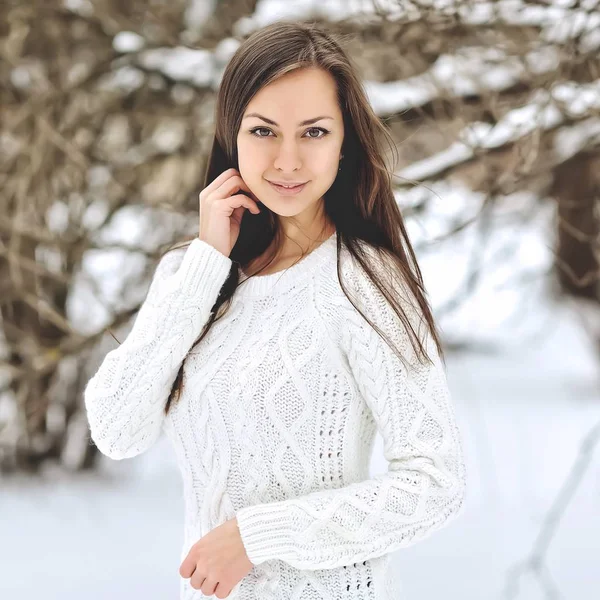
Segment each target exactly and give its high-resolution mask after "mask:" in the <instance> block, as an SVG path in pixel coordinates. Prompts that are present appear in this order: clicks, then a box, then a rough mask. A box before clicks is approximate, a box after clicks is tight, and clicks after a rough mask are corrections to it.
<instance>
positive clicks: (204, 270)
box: [85, 233, 466, 600]
mask: <svg viewBox="0 0 600 600" xmlns="http://www.w3.org/2000/svg"><path fill="white" fill-rule="evenodd" d="M364 247H365V249H366V250H367V252H368V256H369V257H373V256H374V254H373V253H372V252H371V251H370V248H369V247H367V246H366V245H365V246H364ZM336 257H337V234H336V233H334V234H333V235H332V236H331V237H330V238H329V239H328V240H327V241H326V242H324V243H323V244H321V245H320V246H318V247H317V248H316V249H315V250H313V251H312V252H311V253H310V254H308V255H307V256H306V257H304V258H303V259H302V260H301V261H300V262H298V263H296V264H295V265H293V266H292V267H290V268H288V269H287V270H285V271H282V272H278V273H273V274H268V275H263V276H260V275H259V276H256V277H253V278H250V279H248V280H247V281H244V282H243V283H242V284H241V285H240V287H239V288H238V289H237V290H236V292H235V294H234V297H233V301H232V305H231V306H230V308H229V310H228V312H227V313H226V316H224V317H222V318H221V319H220V320H218V321H217V322H216V323H214V324H213V326H212V328H211V330H210V332H209V333H208V335H207V336H206V337H205V338H204V340H202V342H200V343H199V344H197V345H196V346H194V347H192V344H193V343H194V341H195V340H196V339H197V338H198V337H199V335H200V333H201V331H202V328H203V325H204V324H205V323H206V322H207V321H208V318H209V315H210V311H211V309H212V307H213V305H214V302H215V300H216V298H217V295H218V293H219V290H220V288H221V286H222V285H223V283H224V281H225V279H226V278H227V275H228V273H229V269H230V267H231V265H232V261H231V260H230V259H229V257H227V256H225V255H223V254H222V253H220V252H219V251H217V250H216V249H214V248H213V247H212V246H210V245H209V244H207V243H205V242H204V241H202V240H200V239H195V240H194V241H193V242H192V243H191V245H189V246H188V247H186V248H182V249H177V250H174V251H171V252H169V253H167V254H166V255H165V257H164V258H163V259H162V260H161V262H160V263H159V265H158V267H157V269H156V272H155V274H154V277H153V279H152V283H151V285H150V288H149V291H148V295H147V297H146V299H145V301H144V303H143V304H142V306H141V308H140V311H139V313H138V315H137V318H136V320H135V322H134V325H133V328H132V329H131V331H130V333H129V334H128V336H127V338H126V339H125V340H124V341H123V343H122V344H121V345H120V346H118V347H117V348H115V349H114V350H112V351H111V352H109V353H108V354H107V355H106V357H105V359H104V361H103V362H102V364H101V366H100V368H99V369H98V371H97V372H96V374H95V375H94V376H93V377H92V378H91V379H90V381H89V382H88V384H87V386H86V389H85V406H86V410H87V415H88V420H89V424H90V428H91V437H92V439H93V441H94V442H95V444H96V445H97V446H98V448H99V449H100V451H101V452H102V453H104V454H105V455H107V456H109V457H111V458H113V459H123V458H128V457H132V456H136V455H138V454H140V453H141V452H144V451H145V450H147V449H148V448H149V447H150V446H151V445H152V444H153V443H154V442H155V441H156V440H157V439H158V437H159V435H160V434H161V431H164V432H165V433H166V435H167V436H168V438H169V440H170V442H171V443H172V446H173V448H174V452H175V453H176V457H177V461H178V464H179V467H180V469H181V474H182V477H183V488H184V495H185V507H186V514H185V529H184V544H183V548H182V552H181V559H182V560H183V558H184V557H185V556H186V555H187V553H188V551H189V549H190V548H191V546H192V545H193V544H194V543H195V542H197V541H198V540H199V539H200V538H201V537H202V536H204V535H206V534H207V533H208V532H209V531H210V530H211V529H213V528H215V527H217V526H218V525H220V524H222V523H223V522H225V521H226V520H227V519H231V518H233V517H234V516H237V519H238V525H239V529H240V535H241V538H242V541H243V543H244V546H245V548H246V551H247V554H248V557H249V559H250V561H251V562H252V563H253V565H254V567H253V568H252V570H251V571H250V573H249V574H248V575H247V576H246V577H244V578H243V579H242V581H241V582H239V583H238V585H236V587H235V588H234V589H233V591H232V592H231V594H230V595H229V596H228V598H229V599H230V600H251V599H252V600H288V599H290V600H291V599H292V598H293V599H296V600H309V599H310V600H321V599H322V600H341V599H344V598H360V599H365V600H366V599H370V600H375V599H376V600H384V599H385V600H392V599H393V600H398V598H399V593H398V592H399V588H398V587H397V584H398V581H397V580H396V581H395V580H394V574H393V573H392V569H391V568H390V567H389V562H388V561H389V557H390V553H391V552H393V551H395V550H398V549H399V548H403V547H406V546H408V545H411V544H414V543H416V542H418V541H419V540H421V539H423V538H424V537H426V536H428V535H430V534H431V533H432V532H434V531H436V530H438V529H440V528H441V527H442V526H443V525H444V524H446V523H448V522H449V521H450V520H451V519H453V518H454V517H456V516H457V514H458V513H459V510H460V508H461V506H462V504H463V498H464V494H465V487H466V469H465V464H464V461H463V454H462V442H461V438H460V433H459V429H458V427H457V424H456V421H455V416H454V415H455V413H454V407H453V405H452V401H451V397H450V394H449V390H448V387H447V381H446V375H445V371H444V368H443V364H442V363H441V362H440V359H439V356H438V354H437V352H436V348H435V345H434V343H433V339H432V338H431V336H430V334H429V332H428V333H427V335H426V336H424V335H423V331H424V330H426V323H425V321H423V322H422V325H421V327H420V328H419V319H418V316H417V315H418V313H417V311H415V310H414V309H412V308H411V305H410V304H409V303H408V296H407V294H406V293H405V291H404V292H401V288H399V287H398V286H397V285H396V289H395V293H398V294H399V297H400V298H402V299H404V300H405V302H404V304H403V306H405V307H406V309H407V310H409V315H410V318H411V323H413V327H415V330H416V331H419V334H420V336H421V339H425V341H426V343H427V349H428V352H429V353H430V356H432V358H433V359H434V365H433V366H431V365H429V364H427V365H422V364H420V363H419V362H418V360H417V359H416V355H415V353H414V352H413V350H412V346H411V343H410V340H409V337H408V334H407V333H406V331H405V329H404V328H403V326H402V324H401V321H400V320H399V319H398V318H397V317H396V315H395V313H394V312H393V311H392V309H391V308H390V307H389V305H388V304H387V303H386V301H385V299H384V297H383V296H382V295H381V294H380V293H379V291H378V290H377V288H376V287H375V286H374V285H372V284H371V282H370V280H369V279H368V277H367V275H366V273H365V272H364V271H363V270H362V268H360V265H359V263H358V262H356V261H355V260H354V259H353V258H352V257H351V255H350V254H349V252H348V250H347V248H346V247H345V246H344V245H342V246H341V251H340V259H341V272H342V281H343V282H344V283H345V287H346V288H347V289H348V291H349V292H350V293H351V295H352V297H353V298H354V299H355V300H356V301H357V303H358V306H359V307H360V308H361V309H362V310H363V312H365V314H366V315H367V316H368V317H369V318H370V319H371V320H372V321H373V322H375V323H376V324H377V325H378V326H379V327H380V328H381V329H382V331H384V332H385V333H386V334H387V335H389V336H391V339H392V341H393V342H394V343H395V344H396V345H397V347H398V348H399V349H400V350H401V352H402V354H403V356H406V357H407V359H408V361H409V362H410V364H411V365H412V368H411V369H410V370H407V369H406V368H405V366H404V365H403V363H402V362H401V361H400V359H399V358H398V357H397V356H396V355H395V354H394V352H393V351H392V350H391V349H390V347H389V346H388V345H387V343H386V342H385V340H383V339H382V338H381V337H380V336H379V335H378V334H377V332H376V331H375V330H374V329H373V328H372V327H371V326H370V325H369V324H368V323H367V322H366V321H365V320H364V319H363V317H362V316H361V315H360V313H359V312H358V311H357V310H356V309H355V308H354V306H353V305H352V303H351V302H350V301H349V300H348V299H347V297H346V296H345V294H344V292H343V291H342V289H341V287H340V283H339V281H338V275H337V264H336ZM373 266H374V267H375V268H379V266H381V263H378V264H376V261H373ZM240 274H241V276H242V279H244V278H245V277H244V274H243V272H242V271H241V270H240ZM388 281H390V284H393V282H392V281H391V280H390V279H388ZM403 289H404V290H406V289H407V288H403ZM182 361H184V362H183V364H184V379H183V393H182V395H181V397H180V398H179V399H178V400H177V401H174V402H173V403H172V404H171V409H170V411H169V414H168V416H167V417H164V413H163V409H164V405H165V402H166V399H167V395H168V393H169V391H170V389H171V386H172V384H173V382H174V380H175V377H176V375H177V372H178V370H179V367H180V365H181V363H182ZM377 430H378V431H379V432H380V433H381V435H382V437H383V441H384V450H385V452H384V453H385V458H386V459H387V461H388V462H389V465H388V469H387V472H386V473H385V474H379V475H377V476H375V477H369V464H370V458H371V453H372V447H373V442H374V437H375V434H376V431H377ZM180 589H181V595H180V598H181V600H192V599H193V600H197V599H199V598H205V597H206V596H205V595H204V594H202V593H201V592H200V591H198V590H195V589H194V588H192V587H191V585H190V580H189V579H184V578H182V579H181V588H180ZM210 597H211V598H215V596H214V595H213V596H210Z"/></svg>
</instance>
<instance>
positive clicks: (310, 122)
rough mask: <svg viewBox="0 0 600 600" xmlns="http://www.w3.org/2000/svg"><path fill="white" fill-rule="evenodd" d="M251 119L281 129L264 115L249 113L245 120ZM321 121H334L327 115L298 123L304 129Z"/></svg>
mask: <svg viewBox="0 0 600 600" xmlns="http://www.w3.org/2000/svg"><path fill="white" fill-rule="evenodd" d="M250 117H258V118H259V119H262V120H263V121H264V122H265V123H269V125H275V127H279V124H278V123H275V121H273V120H272V119H267V117H263V116H262V115H259V114H258V113H248V114H247V115H246V116H245V117H244V119H248V118H250ZM321 119H332V120H333V117H328V116H327V115H322V116H320V117H314V118H313V119H306V121H302V122H301V123H298V127H302V126H303V125H312V123H316V122H317V121H320V120H321ZM242 120H243V119H242Z"/></svg>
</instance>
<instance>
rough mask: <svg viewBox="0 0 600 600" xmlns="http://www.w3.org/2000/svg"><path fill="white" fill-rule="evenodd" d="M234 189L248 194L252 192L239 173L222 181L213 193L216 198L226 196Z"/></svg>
mask: <svg viewBox="0 0 600 600" xmlns="http://www.w3.org/2000/svg"><path fill="white" fill-rule="evenodd" d="M236 190H244V191H246V192H248V193H249V194H252V192H251V191H250V188H249V187H248V185H247V184H246V182H245V181H244V180H243V179H242V178H241V177H240V176H239V175H236V176H234V177H231V178H229V179H227V181H224V182H223V183H222V184H221V185H220V186H219V187H218V188H217V189H216V190H215V191H214V192H213V193H214V194H215V197H216V198H225V197H226V196H230V195H231V194H232V192H235V191H236ZM252 195H253V194H252Z"/></svg>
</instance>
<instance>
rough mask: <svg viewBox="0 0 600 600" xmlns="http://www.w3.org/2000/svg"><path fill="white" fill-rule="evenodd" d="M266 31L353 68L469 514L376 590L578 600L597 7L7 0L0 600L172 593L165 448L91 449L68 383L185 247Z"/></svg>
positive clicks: (597, 143)
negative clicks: (243, 78)
mask: <svg viewBox="0 0 600 600" xmlns="http://www.w3.org/2000/svg"><path fill="white" fill-rule="evenodd" d="M278 20H297V21H307V22H313V23H319V24H323V25H326V26H327V27H328V29H329V30H330V31H331V32H333V33H335V34H336V35H338V36H339V38H340V39H341V40H343V43H344V45H345V48H346V49H347V51H348V53H349V55H350V56H351V58H352V60H353V61H354V62H355V64H356V65H357V66H358V68H359V71H360V75H361V78H362V82H363V85H364V88H365V90H366V92H367V94H368V97H369V100H370V102H371V104H372V106H373V109H374V111H375V113H376V114H377V116H378V117H379V118H380V119H381V122H382V123H384V125H385V127H386V128H387V129H388V131H389V133H390V135H391V136H392V137H393V139H394V141H395V143H396V149H397V158H396V162H397V164H396V165H395V167H396V170H395V172H394V179H393V184H394V193H395V197H396V199H397V202H398V205H399V207H400V209H401V212H402V214H403V217H404V219H405V223H406V226H407V229H408V233H409V235H410V238H411V242H412V244H413V246H414V249H415V252H416V254H417V257H418V260H419V264H420V266H421V269H422V271H423V276H424V280H425V284H426V288H427V291H428V294H429V299H430V302H431V305H432V308H433V312H434V315H435V317H436V320H437V322H438V324H439V327H440V330H441V332H442V334H443V343H444V347H445V349H446V353H447V363H448V364H447V369H448V370H447V372H448V381H449V384H450V388H451V391H452V397H453V401H454V403H455V407H456V412H457V419H458V423H459V426H460V429H461V433H462V435H463V439H464V450H465V455H466V460H467V468H468V492H467V500H466V506H465V507H464V510H463V512H462V514H461V516H460V517H459V518H458V519H457V520H456V522H455V523H453V524H452V526H451V527H448V528H447V529H444V530H443V531H440V532H439V533H437V534H436V535H435V536H432V537H431V538H429V539H426V540H424V541H422V542H421V543H418V544H414V545H412V546H410V547H408V548H404V549H402V550H400V551H398V552H396V553H395V555H394V559H393V560H394V567H395V569H396V572H397V578H398V581H399V582H400V585H401V589H402V591H403V595H402V596H401V598H399V600H402V599H403V598H406V599H407V600H408V599H410V600H417V599H419V600H433V599H439V598H448V599H451V600H455V599H456V600H459V599H460V600H542V599H544V600H545V599H547V600H558V599H561V600H593V599H596V598H599V597H600V569H598V564H599V562H600V449H599V446H600V285H599V278H600V2H598V0H587V1H585V0H582V1H576V0H537V1H536V0H498V1H491V2H490V1H487V0H411V1H403V0H293V1H284V0H222V1H219V0H169V1H167V0H128V1H127V2H120V1H117V0H5V2H3V3H2V4H1V6H0V115H1V121H0V286H1V287H0V598H2V599H3V600H34V599H36V600H37V599H38V598H43V599H44V600H59V599H60V600H76V599H77V600H80V599H85V600H104V599H108V598H111V599H114V600H126V599H129V598H144V599H147V600H166V599H174V598H176V597H177V590H178V579H179V575H178V572H177V569H178V566H179V546H180V543H181V527H182V518H183V503H182V490H181V481H180V476H179V473H178V472H177V470H176V467H175V465H174V457H173V455H172V451H171V449H170V448H169V446H168V445H167V443H166V441H165V440H164V439H162V438H161V439H160V440H159V441H158V442H157V443H156V444H155V445H154V446H153V447H152V448H151V449H150V450H149V451H148V452H146V453H144V454H142V455H140V456H138V457H135V458H133V459H131V460H125V461H112V460H110V459H109V458H107V457H106V456H103V455H102V454H101V453H100V452H99V451H98V449H97V448H96V447H95V445H94V444H93V443H92V441H91V440H90V435H89V428H88V423H87V420H86V414H85V409H84V405H83V398H82V392H83V388H84V386H85V384H86V382H87V381H88V380H89V378H90V377H91V376H92V375H93V373H94V372H95V370H96V369H97V368H98V365H99V364H100V363H101V361H102V359H103V357H104V356H105V355H106V353H107V352H108V351H110V350H111V349H113V348H114V347H116V344H117V342H116V341H115V339H114V337H113V336H112V335H111V333H110V332H114V334H115V335H116V337H117V338H118V340H120V341H122V340H123V339H124V338H125V337H126V336H127V333H128V331H129V330H130V328H131V326H132V323H133V319H134V318H135V315H136V314H137V311H138V309H139V307H140V305H141V303H142V302H143V300H144V298H145V296H146V293H147V291H148V285H149V282H150V278H151V276H152V273H153V272H154V269H155V268H156V265H157V260H158V257H159V256H160V255H161V254H162V252H164V250H165V248H167V247H169V246H170V245H171V244H173V243H175V242H176V241H178V240H180V239H182V238H184V237H186V236H190V235H195V234H197V227H198V218H197V216H198V215H197V213H198V194H199V191H200V189H201V186H202V181H203V177H204V174H205V167H206V157H207V155H208V153H209V151H210V146H209V144H210V142H211V140H212V137H211V136H212V132H213V115H214V100H215V95H216V91H217V89H218V86H219V81H220V76H221V73H222V71H223V69H224V67H225V65H226V64H227V63H228V60H229V58H230V57H231V55H232V54H233V52H235V50H236V48H237V47H238V46H239V44H240V42H241V40H243V39H244V38H246V37H247V36H248V35H250V34H251V33H252V32H253V31H255V30H257V29H259V28H261V27H262V26H264V25H267V24H269V23H272V22H275V21H278ZM109 330H110V332H109ZM371 469H372V472H373V473H378V472H383V471H385V469H386V461H385V459H384V456H383V448H382V444H381V441H380V440H378V442H377V443H376V445H375V448H374V452H373V456H372V460H371Z"/></svg>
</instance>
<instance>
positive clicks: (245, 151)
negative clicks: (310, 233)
mask: <svg viewBox="0 0 600 600" xmlns="http://www.w3.org/2000/svg"><path fill="white" fill-rule="evenodd" d="M336 94H337V90H336V86H335V80H334V79H333V77H332V76H331V75H330V74H329V73H327V72H326V71H323V70H320V69H315V68H310V69H308V68H307V69H300V70H297V71H293V72H291V73H287V74H286V75H284V76H283V77H282V78H280V79H279V80H277V81H275V82H273V83H271V84H269V85H268V86H265V87H264V88H262V89H261V90H260V91H259V92H257V93H256V94H255V96H254V97H253V98H252V100H251V101H250V103H249V104H248V107H247V108H246V111H245V113H244V115H243V118H242V122H241V126H240V130H239V132H238V136H237V149H238V161H239V172H240V175H241V176H242V179H243V180H244V181H245V182H246V184H247V185H248V187H249V188H250V189H251V190H252V193H253V194H254V195H255V196H256V197H257V198H258V199H259V200H260V201H261V202H262V203H263V204H264V205H265V206H267V207H268V208H269V209H270V210H272V211H273V212H274V213H276V214H278V215H280V216H282V217H295V216H296V215H299V216H303V217H305V218H306V221H307V222H310V221H311V220H312V218H311V217H312V215H315V214H317V212H318V211H319V210H320V209H321V206H320V205H321V199H322V197H323V194H324V193H325V192H326V191H327V190H328V189H329V188H330V187H331V184H332V183H333V182H334V180H335V178H336V177H337V174H338V167H339V160H340V154H341V147H342V142H343V140H344V124H343V118H342V113H341V111H340V109H339V107H338V104H337V98H336ZM256 115H260V116H261V117H264V118H265V119H264V120H263V119H261V118H260V117H258V116H256ZM315 117H321V118H320V119H318V120H316V121H314V122H312V123H310V124H303V125H302V124H301V123H302V122H303V121H307V120H312V119H314V118H315ZM267 119H268V120H270V121H271V122H268V121H267ZM269 181H289V182H291V183H294V182H307V183H306V185H305V186H304V188H303V189H302V190H301V191H300V192H298V193H297V194H294V195H283V194H282V193H281V192H279V191H278V190H277V189H275V188H274V187H273V186H272V185H271V184H270V183H269ZM302 220H303V219H302Z"/></svg>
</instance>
